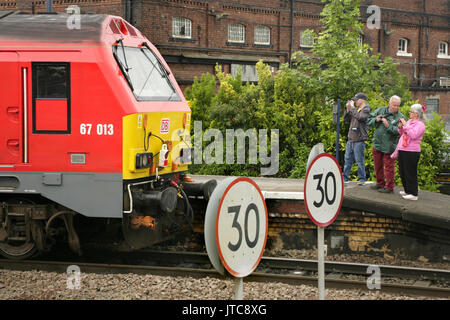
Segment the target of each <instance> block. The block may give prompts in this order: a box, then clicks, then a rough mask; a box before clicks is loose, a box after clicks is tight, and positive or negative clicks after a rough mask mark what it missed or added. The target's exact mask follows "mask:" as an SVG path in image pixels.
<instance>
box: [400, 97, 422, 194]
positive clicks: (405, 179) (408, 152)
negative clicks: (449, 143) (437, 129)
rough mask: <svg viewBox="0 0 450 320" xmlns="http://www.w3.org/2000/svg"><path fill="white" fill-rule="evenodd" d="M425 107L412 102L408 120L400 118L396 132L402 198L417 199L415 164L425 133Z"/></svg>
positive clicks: (416, 163) (418, 157)
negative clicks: (397, 133)
mask: <svg viewBox="0 0 450 320" xmlns="http://www.w3.org/2000/svg"><path fill="white" fill-rule="evenodd" d="M426 110H427V108H426V107H425V106H422V105H420V104H418V103H416V104H413V105H412V106H411V109H410V111H409V116H410V118H409V120H408V122H406V121H405V119H400V122H401V123H400V124H399V126H398V132H399V134H400V135H401V139H400V141H399V144H398V146H397V148H398V170H399V172H400V178H401V179H402V184H403V188H404V191H400V195H402V197H403V199H406V200H417V199H418V191H419V187H418V182H417V166H418V164H419V159H420V143H421V141H422V138H423V135H424V133H425V119H424V117H423V113H424V112H426Z"/></svg>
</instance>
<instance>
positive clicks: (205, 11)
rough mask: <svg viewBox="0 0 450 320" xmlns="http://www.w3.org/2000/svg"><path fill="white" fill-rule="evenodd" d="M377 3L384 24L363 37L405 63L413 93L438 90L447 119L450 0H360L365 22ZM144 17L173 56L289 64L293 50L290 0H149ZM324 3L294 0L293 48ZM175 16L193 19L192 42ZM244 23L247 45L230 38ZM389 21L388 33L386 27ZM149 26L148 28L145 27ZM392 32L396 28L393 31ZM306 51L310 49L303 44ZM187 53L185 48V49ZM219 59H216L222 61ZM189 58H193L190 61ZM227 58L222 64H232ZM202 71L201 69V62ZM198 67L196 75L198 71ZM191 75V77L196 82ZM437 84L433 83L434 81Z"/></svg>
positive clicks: (297, 46)
mask: <svg viewBox="0 0 450 320" xmlns="http://www.w3.org/2000/svg"><path fill="white" fill-rule="evenodd" d="M371 4H375V5H378V6H380V7H381V12H382V16H381V29H380V30H376V29H375V30H369V29H368V28H367V27H365V29H364V41H365V42H366V43H368V44H369V45H370V46H371V47H372V48H373V49H374V52H380V53H381V54H382V56H384V57H387V56H391V57H393V58H394V60H396V61H397V62H399V63H400V64H401V66H400V68H399V69H400V70H401V72H403V73H405V74H406V75H407V76H408V77H409V79H410V82H411V89H412V91H413V98H414V99H419V100H420V103H425V100H422V99H424V97H425V99H426V94H425V95H424V90H425V91H427V92H431V94H434V95H435V94H437V95H438V96H439V98H440V100H439V112H440V113H441V114H442V115H443V116H444V119H445V118H448V117H449V113H448V105H449V100H448V94H447V92H448V89H442V88H439V90H438V91H435V89H434V88H435V87H439V78H440V77H445V76H448V77H450V68H449V61H450V60H448V59H438V58H437V50H438V45H439V42H440V41H446V42H449V43H450V41H449V26H448V22H447V19H448V12H449V7H448V2H447V1H446V0H432V1H426V3H425V11H423V10H424V6H423V4H424V2H423V1H422V0H417V1H401V2H398V1H385V0H375V1H364V0H363V1H361V13H362V20H363V22H364V21H365V19H367V16H368V15H367V13H366V10H367V6H368V5H371ZM142 6H143V8H144V9H143V11H142V12H143V18H142V20H141V21H140V22H141V24H140V25H139V27H140V29H141V30H144V32H146V34H147V36H148V37H149V38H150V39H151V41H152V42H154V43H155V44H156V45H157V47H158V48H159V49H160V51H161V52H162V54H163V55H164V56H165V57H166V56H167V55H173V54H174V50H178V51H179V52H180V53H179V54H180V55H183V54H185V53H186V52H189V54H191V55H193V54H195V53H197V54H206V55H210V56H218V57H220V56H221V55H222V56H225V55H228V56H229V55H234V59H235V61H236V63H246V62H245V61H244V60H245V59H244V58H243V56H247V57H248V58H249V60H251V59H252V58H253V60H254V61H253V62H252V63H255V62H256V61H257V60H258V59H263V60H264V59H265V60H270V59H272V61H273V60H276V61H277V65H280V64H282V63H285V62H286V61H287V58H288V56H289V54H290V35H291V32H290V30H291V28H290V22H291V16H290V1H287V0H278V1H265V0H262V1H252V0H247V1H239V0H230V1H226V2H225V1H201V0H198V1H187V0H166V1H157V0H153V1H152V0H148V1H145V2H143V3H142ZM322 8H323V3H322V2H321V1H320V0H318V1H310V0H309V1H301V0H295V1H294V11H295V12H294V28H293V30H294V31H293V45H292V51H297V50H299V49H300V33H301V31H303V30H304V29H314V30H315V31H320V21H319V19H320V16H319V14H320V11H321V10H322ZM176 16H182V17H188V18H189V19H191V20H192V41H185V40H177V39H173V38H172V37H171V19H172V18H173V17H176ZM230 23H241V24H243V25H244V26H245V28H246V37H245V43H244V44H230V43H229V42H227V36H228V29H227V27H228V24H230ZM154 25H163V26H164V30H163V31H161V30H153V29H152V26H154ZM257 25H266V26H268V27H269V28H270V33H271V41H270V46H268V47H262V48H261V47H257V46H255V45H254V44H253V42H254V28H255V26H257ZM385 26H386V31H388V32H387V33H386V32H385V30H384V28H385ZM147 30H148V31H147ZM391 31H393V32H391ZM399 38H406V39H408V40H409V43H408V46H409V50H408V52H410V53H411V57H403V56H398V55H397V51H398V50H397V49H398V40H399ZM303 50H305V51H307V49H303ZM181 52H183V53H181ZM219 60H220V59H218V62H219V63H220V61H219ZM186 63H192V61H190V62H186ZM229 63H230V62H224V63H223V64H229ZM197 66H198V70H200V69H202V68H201V67H200V64H197ZM228 67H229V66H228ZM173 71H174V74H175V76H176V77H177V79H178V80H180V81H181V82H182V83H189V79H188V78H186V73H185V72H183V70H182V68H180V65H176V66H173ZM198 73H199V72H194V73H193V74H195V75H198ZM192 78H193V77H191V80H190V81H192ZM434 82H436V83H435V84H434V87H433V83H434Z"/></svg>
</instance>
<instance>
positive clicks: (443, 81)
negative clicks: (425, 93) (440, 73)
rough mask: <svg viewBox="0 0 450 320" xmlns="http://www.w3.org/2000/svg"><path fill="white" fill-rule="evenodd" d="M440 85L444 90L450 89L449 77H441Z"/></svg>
mask: <svg viewBox="0 0 450 320" xmlns="http://www.w3.org/2000/svg"><path fill="white" fill-rule="evenodd" d="M439 85H440V86H441V87H443V88H449V87H450V78H449V77H440V78H439Z"/></svg>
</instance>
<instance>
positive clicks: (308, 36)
mask: <svg viewBox="0 0 450 320" xmlns="http://www.w3.org/2000/svg"><path fill="white" fill-rule="evenodd" d="M313 44H314V31H312V30H303V31H302V32H300V47H302V48H312V46H313Z"/></svg>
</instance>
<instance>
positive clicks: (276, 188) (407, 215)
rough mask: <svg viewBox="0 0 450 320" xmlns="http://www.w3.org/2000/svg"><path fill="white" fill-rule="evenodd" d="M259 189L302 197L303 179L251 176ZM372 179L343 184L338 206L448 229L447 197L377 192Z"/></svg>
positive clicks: (280, 196) (268, 193)
mask: <svg viewBox="0 0 450 320" xmlns="http://www.w3.org/2000/svg"><path fill="white" fill-rule="evenodd" d="M190 176H191V177H192V179H194V180H195V181H196V182H201V181H207V180H210V179H216V180H217V182H220V181H222V180H223V179H225V178H227V177H226V176H201V175H190ZM251 179H252V180H254V181H255V182H256V183H257V184H258V186H259V187H260V189H261V192H262V193H263V195H264V197H265V198H266V199H278V200H282V199H286V200H303V199H304V195H303V188H304V180H303V179H280V178H265V177H251ZM373 184H374V182H368V183H366V185H364V186H359V185H358V184H357V183H356V182H350V183H348V184H345V185H344V200H343V204H342V206H343V207H345V208H348V209H355V210H361V211H366V212H371V213H377V214H382V215H386V216H390V217H395V218H400V219H402V220H405V221H410V222H415V223H419V224H424V225H429V226H433V227H438V228H444V229H448V230H450V196H449V195H445V194H441V193H436V192H429V191H423V190H419V200H417V201H411V200H405V199H403V198H402V196H401V195H400V194H399V192H400V191H402V190H403V187H401V186H396V187H395V189H394V193H389V194H385V193H380V192H378V191H376V190H373V189H371V188H370V186H371V185H373Z"/></svg>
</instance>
